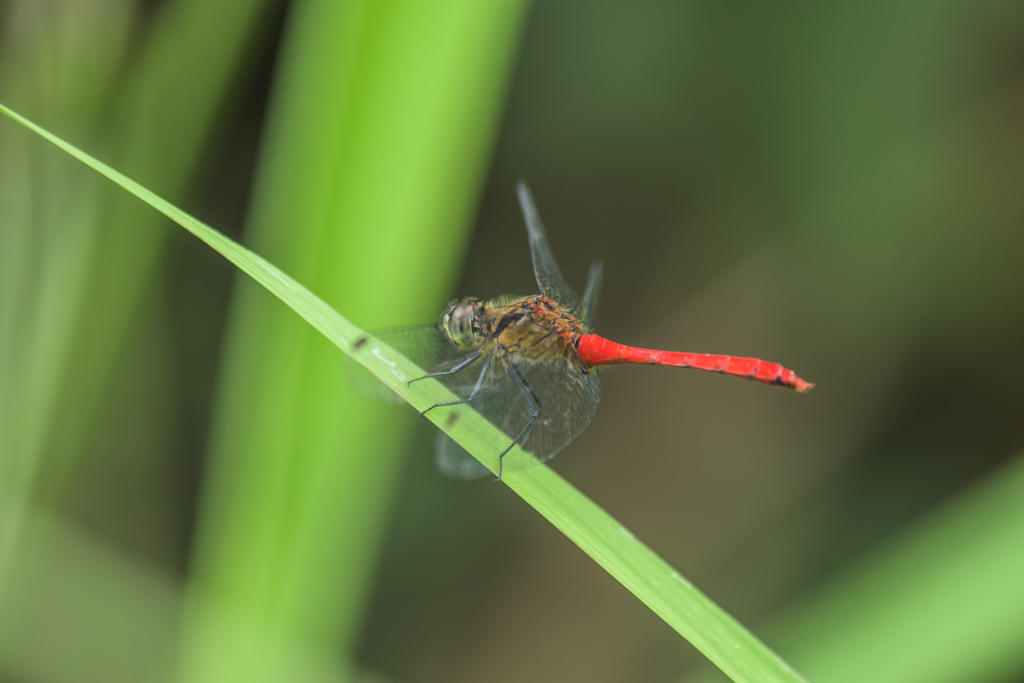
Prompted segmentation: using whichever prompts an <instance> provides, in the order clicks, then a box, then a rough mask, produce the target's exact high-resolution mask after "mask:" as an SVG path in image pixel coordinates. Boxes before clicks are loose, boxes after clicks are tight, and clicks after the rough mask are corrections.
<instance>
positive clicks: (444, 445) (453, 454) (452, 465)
mask: <svg viewBox="0 0 1024 683" xmlns="http://www.w3.org/2000/svg"><path fill="white" fill-rule="evenodd" d="M434 462H436V463H437V469H438V470H440V472H441V474H443V475H444V476H446V477H450V478H452V479H479V478H480V477H484V476H487V475H488V474H490V473H491V471H490V470H489V469H487V468H486V467H484V464H483V463H482V462H480V461H479V460H477V459H476V458H474V457H473V456H472V455H470V454H469V451H467V450H466V449H465V448H463V447H462V446H460V445H459V444H457V443H456V442H455V440H454V439H453V438H452V437H450V436H448V435H447V434H445V433H444V432H442V431H441V430H440V429H439V430H437V438H436V439H435V440H434Z"/></svg>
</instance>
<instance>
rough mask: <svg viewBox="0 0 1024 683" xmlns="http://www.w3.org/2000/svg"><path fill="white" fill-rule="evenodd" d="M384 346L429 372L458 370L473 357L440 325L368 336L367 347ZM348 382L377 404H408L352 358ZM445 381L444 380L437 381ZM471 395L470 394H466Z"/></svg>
mask: <svg viewBox="0 0 1024 683" xmlns="http://www.w3.org/2000/svg"><path fill="white" fill-rule="evenodd" d="M378 342H383V343H384V344H387V345H388V346H390V347H391V348H393V349H394V350H395V351H398V352H399V353H401V354H402V355H403V356H405V357H406V358H408V359H409V360H411V361H413V362H414V363H416V364H417V365H419V366H420V367H421V368H423V370H424V371H426V372H438V371H443V370H445V369H450V368H454V367H456V366H458V364H459V363H462V362H464V361H465V360H467V359H468V358H469V357H470V356H471V355H472V353H471V352H468V351H464V350H462V349H460V348H459V347H457V346H455V345H454V344H452V343H451V341H450V340H449V339H448V335H447V334H445V332H444V330H443V329H442V328H441V326H440V325H423V326H419V327H400V328H396V329H391V330H383V331H381V332H377V333H374V334H372V335H368V336H367V337H366V341H365V342H363V343H364V344H374V343H378ZM343 363H344V365H343V368H344V373H345V382H346V384H348V386H349V387H351V388H352V390H353V391H355V392H356V393H357V394H360V395H362V396H364V397H366V398H369V399H371V400H374V401H383V402H384V403H391V404H396V405H398V404H402V403H405V400H404V399H402V397H401V396H399V395H398V394H396V393H395V392H393V391H391V389H390V388H389V387H388V386H387V385H386V384H384V383H383V382H381V381H380V380H379V379H377V377H376V376H375V375H374V374H373V373H372V372H370V371H369V370H367V369H366V368H365V367H363V365H361V364H360V363H359V362H358V361H356V360H353V359H352V357H351V356H347V355H346V356H345V359H344V361H343ZM438 379H442V378H440V377H439V378H438ZM467 395H468V394H467Z"/></svg>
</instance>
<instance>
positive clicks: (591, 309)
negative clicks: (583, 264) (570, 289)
mask: <svg viewBox="0 0 1024 683" xmlns="http://www.w3.org/2000/svg"><path fill="white" fill-rule="evenodd" d="M602 270H603V268H602V266H601V261H600V260H598V261H594V262H593V263H591V264H590V275H589V276H588V277H587V288H586V289H585V290H583V298H582V299H580V303H579V305H578V306H577V307H576V310H574V311H573V315H575V316H576V319H577V320H579V321H580V322H581V323H583V324H584V325H586V326H587V327H588V328H590V327H592V326H593V324H594V314H595V313H596V312H597V295H598V293H599V292H600V290H601V273H602Z"/></svg>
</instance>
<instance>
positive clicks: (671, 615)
mask: <svg viewBox="0 0 1024 683" xmlns="http://www.w3.org/2000/svg"><path fill="white" fill-rule="evenodd" d="M0 110H2V111H3V112H4V113H5V114H7V115H8V116H10V117H11V118H13V119H15V120H16V121H18V122H20V123H22V124H23V125H25V126H27V127H29V128H31V129H32V130H34V131H35V132H36V133H38V134H40V135H42V136H43V137H45V138H46V139H48V140H50V141H51V142H53V143H54V144H55V145H57V146H59V147H61V148H62V149H64V150H65V151H67V152H68V153H69V154H72V155H74V156H75V157H76V158H78V159H80V160H81V161H83V162H84V163H86V164H88V165H89V166H91V167H92V168H94V169H96V170H97V171H99V172H100V173H102V174H104V175H106V176H107V177H108V178H110V179H111V180H113V181H114V182H116V183H118V184H119V185H121V186H122V187H124V188H125V189H127V190H129V191H130V192H132V193H133V194H135V195H136V196H138V197H139V198H140V199H142V200H143V201H145V202H146V203H148V204H150V205H151V206H153V207H154V208H156V209H157V210H159V211H160V212H162V213H163V214H165V215H166V216H167V217H169V218H171V219H172V220H173V221H175V222H176V223H178V224H179V225H181V226H182V227H184V228H185V229H187V230H188V231H189V232H191V233H192V234H194V235H196V236H197V237H199V238H200V239H202V240H203V241H204V242H206V243H207V244H209V245H210V246H211V247H213V248H214V249H216V250H217V251H218V252H220V253H221V254H223V255H224V256H225V257H226V258H227V259H228V260H230V261H231V262H232V263H234V264H235V265H236V266H238V267H239V268H240V269H241V270H242V271H243V272H245V273H246V274H247V275H249V276H250V277H252V278H253V279H254V280H256V281H257V282H258V283H260V284H261V285H263V287H265V288H266V289H267V290H269V291H270V292H271V293H273V294H274V295H275V296H277V297H278V298H279V299H280V300H281V301H283V302H284V303H285V304H287V305H288V306H289V307H290V308H291V309H292V310H294V311H295V312H296V313H298V314H299V315H300V316H302V318H304V319H305V320H306V321H307V322H308V323H310V324H311V325H312V326H313V327H314V328H316V329H317V330H318V331H319V332H320V333H321V334H323V335H324V336H325V337H327V339H329V340H330V341H331V342H333V343H334V344H335V345H337V346H338V348H340V349H341V350H342V351H345V352H346V353H349V354H351V355H352V356H353V357H354V358H356V359H357V360H358V361H359V362H360V363H362V364H363V365H365V366H366V367H367V368H368V369H370V370H371V371H372V372H373V373H374V374H376V375H377V376H378V377H379V378H381V380H382V381H384V382H385V383H387V384H388V385H389V386H390V387H391V388H392V389H393V390H395V391H396V392H397V393H399V394H400V395H401V396H402V397H403V398H405V399H406V400H407V401H409V403H410V404H412V406H413V407H415V408H417V409H418V410H423V409H425V408H427V407H429V406H431V405H433V404H434V403H437V402H441V401H450V400H453V399H454V396H453V395H452V394H450V393H449V392H448V391H447V390H446V389H445V388H444V387H443V386H442V385H441V384H439V383H438V382H435V381H425V382H416V383H415V384H411V385H410V384H409V383H408V382H407V378H410V377H416V376H418V375H422V373H423V371H422V370H421V369H419V368H417V367H416V366H414V365H413V364H411V363H410V362H409V361H408V360H406V359H405V358H403V357H402V356H399V355H398V354H396V353H395V352H394V351H392V350H391V349H389V348H387V347H385V346H383V345H381V344H379V343H378V342H376V341H374V340H372V338H370V341H369V342H365V341H364V340H366V339H367V338H368V335H367V334H366V333H365V332H363V331H361V330H360V329H358V328H356V327H355V326H353V325H352V324H351V323H349V322H348V321H347V320H346V319H345V318H343V317H342V316H341V315H339V314H338V313H337V312H336V311H334V309H332V308H331V307H330V306H328V305H327V304H326V303H325V302H324V301H323V300H322V299H320V298H319V297H317V296H315V295H314V294H313V293H312V292H310V291H309V290H308V289H306V288H305V287H304V286H302V285H301V284H299V283H298V282H296V281H295V280H294V279H292V278H291V277H290V276H288V275H287V274H285V273H284V272H282V271H281V270H280V269H278V268H277V267H276V266H274V265H272V264H271V263H269V262H268V261H266V260H265V259H263V258H261V257H260V256H258V255H257V254H255V253H253V252H252V251H250V250H248V249H246V248H245V247H243V246H241V245H239V244H237V243H236V242H234V241H233V240H231V239H229V238H227V237H225V236H224V235H222V234H220V233H218V232H217V231H215V230H213V229H212V228H210V227H209V226H207V225H205V224H204V223H202V222H200V221H198V220H196V219H195V218H193V217H191V216H189V215H188V214H186V213H185V212H183V211H181V210H180V209H178V208H176V207H174V206H173V205H171V204H169V203H168V202H166V201H164V200H163V199H161V198H159V197H158V196H156V195H155V194H153V193H152V192H150V191H149V190H146V189H145V188H143V187H142V186H140V185H139V184H137V183H135V182H134V181H132V180H130V179H128V178H126V177H125V176H123V175H121V174H120V173H118V172H116V171H114V170H113V169H111V168H110V167H108V166H106V165H105V164H102V163H101V162H99V161H97V160H95V159H93V158H92V157H90V156H89V155H87V154H85V153H84V152H82V151H81V150H79V149H77V148H75V147H73V146H72V145H69V144H68V143H66V142H64V141H63V140H61V139H59V138H57V137H56V136H54V135H52V134H51V133H49V132H47V131H45V130H43V129H42V128H39V127H38V126H36V125H35V124H33V123H31V122H30V121H28V120H26V119H24V118H22V117H20V116H18V115H17V114H15V113H14V112H11V111H10V110H9V109H7V108H4V107H0ZM360 342H364V343H360ZM452 415H456V416H457V419H452V417H451V416H452ZM431 420H432V421H434V423H435V424H436V425H437V426H438V427H439V428H441V429H443V430H444V431H445V432H446V433H448V434H449V435H450V436H451V437H452V438H454V439H455V440H456V441H457V442H459V444H461V445H462V446H463V447H464V448H466V449H467V450H468V451H469V452H470V453H472V454H473V455H474V456H476V457H477V458H478V459H479V460H480V461H481V462H483V463H484V464H485V465H487V467H488V468H490V469H491V471H494V472H496V471H497V454H498V453H499V452H501V449H502V444H503V443H504V442H505V441H506V437H505V436H504V435H503V434H502V433H501V432H500V431H499V430H498V429H497V428H496V427H494V426H492V425H491V424H490V423H489V422H487V421H486V420H484V419H483V418H482V417H480V416H479V415H477V414H476V413H475V412H474V411H473V410H471V409H468V408H463V409H462V410H459V411H457V412H454V413H449V414H446V415H433V414H431ZM510 455H511V456H512V457H528V456H527V455H526V454H524V453H523V452H522V451H521V450H519V449H515V453H513V454H510ZM505 480H506V483H507V485H508V486H509V488H511V489H512V490H513V491H515V492H516V493H518V494H519V495H520V496H522V498H523V499H524V500H525V501H526V502H527V503H529V504H530V505H532V506H533V507H534V508H535V509H536V510H537V511H538V512H540V513H541V514H542V515H544V517H545V518H547V519H548V520H549V521H550V522H551V523H552V524H554V525H555V526H556V527H558V529H559V530H561V531H562V532H563V533H564V534H565V535H566V536H568V537H569V538H570V539H571V540H572V541H573V542H574V543H576V544H577V545H579V546H580V548H581V549H582V550H583V551H584V552H586V553H587V554H588V555H590V556H591V557H592V558H593V559H594V560H595V561H596V562H597V563H598V564H600V565H601V566H602V567H604V568H605V569H606V570H607V571H608V572H609V573H610V574H611V575H612V576H614V577H615V578H616V579H617V580H618V581H620V582H621V583H622V584H623V585H624V586H625V587H626V588H628V589H629V590H630V591H632V592H633V593H634V594H635V595H637V597H639V598H640V599H641V600H643V601H644V602H645V603H646V604H647V605H648V606H649V607H650V608H651V609H652V610H654V611H655V612H656V613H657V614H658V615H659V616H661V617H662V618H663V619H665V621H666V622H667V623H668V624H669V625H670V626H672V627H673V628H674V629H676V630H677V631H678V632H679V633H680V634H681V635H683V636H684V637H685V638H687V639H688V640H690V641H691V642H692V643H693V644H694V645H696V646H697V647H698V648H699V649H700V650H701V651H702V652H704V653H705V654H706V655H707V656H708V658H709V659H711V660H712V661H713V662H715V664H717V665H718V666H719V667H720V668H721V669H722V670H723V671H725V672H726V673H727V674H729V676H730V677H731V678H733V680H735V681H742V682H746V681H766V682H767V681H801V680H803V679H802V678H801V677H800V676H799V674H797V673H796V672H794V671H793V670H792V669H790V668H789V667H788V666H787V665H786V664H785V662H783V661H782V660H781V659H779V658H778V657H777V656H776V655H775V654H774V653H773V652H771V650H769V649H768V648H767V647H765V646H764V645H763V644H762V643H761V642H760V641H759V640H758V639H757V638H756V637H754V636H753V634H751V633H750V632H749V631H747V630H746V629H745V628H743V627H742V626H741V625H740V624H739V623H738V622H736V621H735V620H734V619H732V617H730V616H729V615H728V614H726V613H725V612H724V611H723V610H721V608H719V607H718V606H717V605H715V604H714V603H713V602H712V601H711V600H709V599H708V598H707V597H706V596H705V595H704V594H703V593H701V592H700V591H699V590H697V589H696V588H695V587H694V586H693V585H692V584H691V583H690V582H689V581H687V580H686V579H685V578H683V577H682V576H681V575H680V574H679V573H678V572H676V571H675V570H673V569H672V568H671V567H670V566H669V565H668V564H666V563H665V562H664V560H662V559H661V558H659V557H658V556H657V555H656V554H655V553H653V552H652V551H651V550H650V549H648V548H647V547H646V546H644V545H643V544H642V543H641V542H640V541H638V540H637V539H636V538H635V537H634V536H633V535H632V534H631V533H630V532H629V531H628V530H627V529H626V528H625V527H623V526H622V525H621V524H619V523H618V522H616V521H615V519H614V518H612V517H611V516H610V515H608V514H607V513H606V512H604V511H603V510H602V509H601V508H599V507H598V506H597V505H595V504H594V503H593V502H592V501H590V500H589V499H588V498H587V497H586V496H584V495H583V494H581V493H580V492H579V491H577V490H576V489H575V488H574V487H572V486H571V485H570V484H569V483H568V482H566V481H565V480H564V479H562V478H561V477H559V476H558V475H557V474H555V473H554V472H553V471H552V470H550V469H548V468H547V467H545V466H542V465H540V466H536V467H531V468H528V469H525V470H523V471H513V472H509V473H508V474H506V476H505Z"/></svg>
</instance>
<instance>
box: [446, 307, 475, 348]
mask: <svg viewBox="0 0 1024 683" xmlns="http://www.w3.org/2000/svg"><path fill="white" fill-rule="evenodd" d="M473 328H474V305H473V301H471V300H470V299H463V300H462V301H461V302H459V303H458V304H457V305H455V306H454V307H453V308H452V309H451V310H449V311H448V314H447V315H446V316H445V329H446V330H447V332H448V336H449V337H450V338H451V340H452V342H454V343H455V345H456V346H458V347H459V348H463V349H469V348H472V347H473V346H475V339H474V336H475V335H474V329H473Z"/></svg>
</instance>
